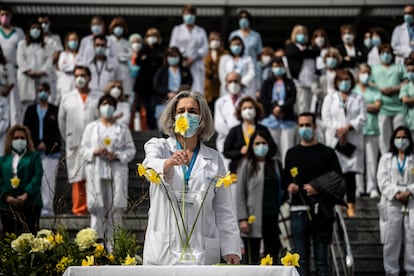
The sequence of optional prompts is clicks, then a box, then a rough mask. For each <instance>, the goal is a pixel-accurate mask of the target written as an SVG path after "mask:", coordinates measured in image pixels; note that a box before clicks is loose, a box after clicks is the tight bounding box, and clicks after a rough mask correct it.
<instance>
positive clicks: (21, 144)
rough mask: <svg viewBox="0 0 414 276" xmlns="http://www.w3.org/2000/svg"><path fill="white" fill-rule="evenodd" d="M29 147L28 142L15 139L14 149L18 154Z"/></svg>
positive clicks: (13, 142)
mask: <svg viewBox="0 0 414 276" xmlns="http://www.w3.org/2000/svg"><path fill="white" fill-rule="evenodd" d="M26 147H27V141H26V139H14V140H13V141H12V148H13V149H14V150H15V151H16V152H17V153H21V152H23V151H24V150H25V149H26Z"/></svg>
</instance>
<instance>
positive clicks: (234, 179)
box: [230, 173, 237, 183]
mask: <svg viewBox="0 0 414 276" xmlns="http://www.w3.org/2000/svg"><path fill="white" fill-rule="evenodd" d="M230 176H231V180H232V181H233V183H236V182H237V174H235V173H232V174H230Z"/></svg>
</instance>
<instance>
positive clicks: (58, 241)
mask: <svg viewBox="0 0 414 276" xmlns="http://www.w3.org/2000/svg"><path fill="white" fill-rule="evenodd" d="M62 242H63V236H62V235H61V234H56V235H55V243H56V244H60V243H62Z"/></svg>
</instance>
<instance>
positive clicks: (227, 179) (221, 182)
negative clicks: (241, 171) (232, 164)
mask: <svg viewBox="0 0 414 276" xmlns="http://www.w3.org/2000/svg"><path fill="white" fill-rule="evenodd" d="M232 183H233V179H232V176H231V174H230V172H227V174H226V175H225V176H223V177H221V178H219V179H218V180H217V183H216V187H217V188H220V187H221V185H224V188H228V187H229V186H230V185H231V184H232Z"/></svg>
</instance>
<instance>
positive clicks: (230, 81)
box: [227, 80, 239, 83]
mask: <svg viewBox="0 0 414 276" xmlns="http://www.w3.org/2000/svg"><path fill="white" fill-rule="evenodd" d="M227 83H239V81H238V80H228V81H227Z"/></svg>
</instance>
